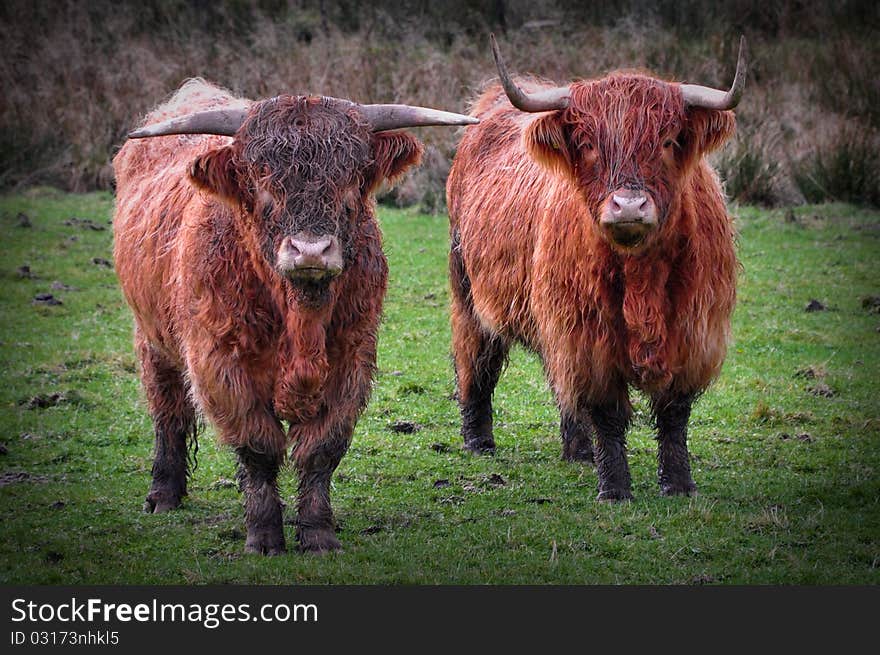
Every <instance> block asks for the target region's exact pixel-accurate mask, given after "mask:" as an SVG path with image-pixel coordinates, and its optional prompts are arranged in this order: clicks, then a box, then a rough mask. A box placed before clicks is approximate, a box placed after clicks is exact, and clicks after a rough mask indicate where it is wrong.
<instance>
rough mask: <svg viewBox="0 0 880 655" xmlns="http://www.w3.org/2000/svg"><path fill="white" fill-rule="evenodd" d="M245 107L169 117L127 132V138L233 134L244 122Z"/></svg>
mask: <svg viewBox="0 0 880 655" xmlns="http://www.w3.org/2000/svg"><path fill="white" fill-rule="evenodd" d="M246 116H247V109H214V110H211V111H200V112H198V113H195V114H189V115H187V116H178V117H176V118H169V119H168V120H167V121H162V122H161V123H155V124H154V125H145V126H144V127H141V128H138V129H136V130H134V131H133V132H129V134H128V138H129V139H142V138H144V137H148V136H164V135H166V134H220V135H222V136H234V135H235V133H236V132H238V128H240V127H241V124H242V123H244V119H245V117H246Z"/></svg>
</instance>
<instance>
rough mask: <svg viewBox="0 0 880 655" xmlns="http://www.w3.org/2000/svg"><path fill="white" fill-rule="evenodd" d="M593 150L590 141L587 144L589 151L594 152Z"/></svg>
mask: <svg viewBox="0 0 880 655" xmlns="http://www.w3.org/2000/svg"><path fill="white" fill-rule="evenodd" d="M592 149H593V144H592V143H590V142H589V141H588V142H587V150H592Z"/></svg>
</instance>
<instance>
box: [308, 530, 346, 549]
mask: <svg viewBox="0 0 880 655" xmlns="http://www.w3.org/2000/svg"><path fill="white" fill-rule="evenodd" d="M299 550H300V552H302V553H316V554H321V553H329V552H332V551H338V550H342V544H341V543H339V539H337V538H336V533H335V531H334V530H333V529H332V528H325V529H320V530H302V531H301V532H300V533H299Z"/></svg>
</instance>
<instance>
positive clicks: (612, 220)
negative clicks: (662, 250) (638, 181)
mask: <svg viewBox="0 0 880 655" xmlns="http://www.w3.org/2000/svg"><path fill="white" fill-rule="evenodd" d="M599 224H600V225H601V227H602V229H603V230H605V232H606V234H607V236H608V238H609V239H610V240H611V241H612V242H613V243H615V244H617V245H620V246H624V247H626V248H631V247H634V246H637V245H638V244H640V243H641V242H642V241H644V239H645V237H647V236H648V234H650V233H651V232H653V231H654V229H655V228H656V227H657V206H656V205H655V204H654V201H653V200H652V199H651V196H650V195H649V194H647V193H645V192H644V191H640V190H634V189H618V190H617V191H614V192H613V193H611V195H610V196H609V197H608V199H607V200H606V201H605V206H604V208H603V209H602V215H601V216H600V217H599Z"/></svg>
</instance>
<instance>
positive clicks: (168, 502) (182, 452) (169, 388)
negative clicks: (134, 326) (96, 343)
mask: <svg viewBox="0 0 880 655" xmlns="http://www.w3.org/2000/svg"><path fill="white" fill-rule="evenodd" d="M135 346H136V349H137V352H138V356H139V358H140V361H141V378H142V381H143V385H144V390H145V392H146V396H147V403H148V405H149V408H150V416H151V417H152V419H153V427H154V429H155V434H156V444H155V452H154V454H153V470H152V475H153V482H152V485H151V486H150V491H149V493H148V494H147V498H146V501H145V502H144V511H145V512H149V513H154V514H159V513H161V512H166V511H168V510H170V509H174V508H175V507H178V506H179V505H180V501H181V498H183V496H185V495H186V476H187V442H188V441H190V440H191V441H193V442H195V438H196V416H195V409H194V408H193V405H192V402H191V401H190V399H189V396H188V394H187V390H186V385H185V383H184V381H183V376H182V375H181V373H180V371H178V370H177V369H176V368H175V367H174V366H173V365H172V364H171V363H170V362H169V361H168V360H167V358H165V357H164V356H163V355H162V354H161V353H159V352H157V351H156V350H155V349H153V348H152V347H151V346H150V345H149V344H148V343H147V342H146V340H145V339H144V338H143V337H142V336H141V335H140V333H137V334H136V335H135Z"/></svg>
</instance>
